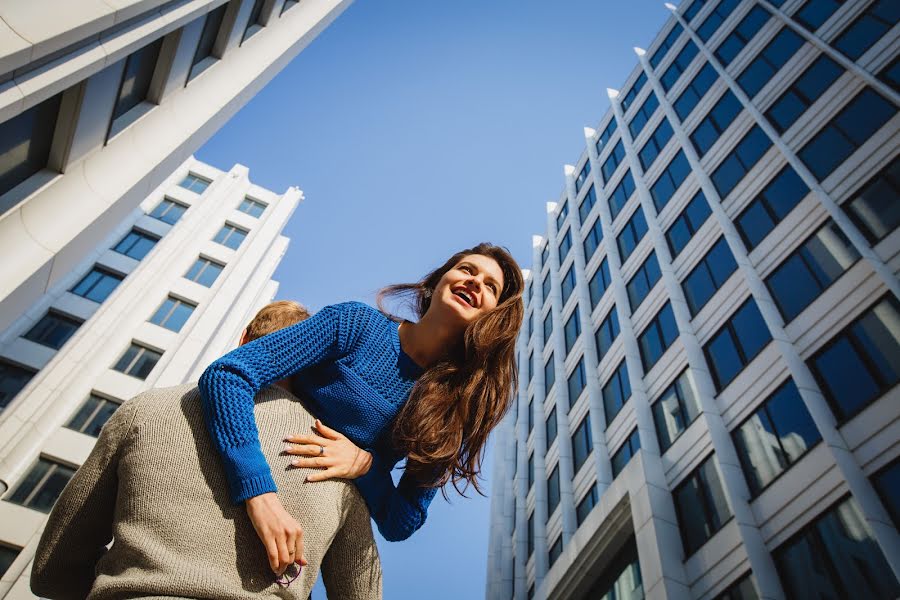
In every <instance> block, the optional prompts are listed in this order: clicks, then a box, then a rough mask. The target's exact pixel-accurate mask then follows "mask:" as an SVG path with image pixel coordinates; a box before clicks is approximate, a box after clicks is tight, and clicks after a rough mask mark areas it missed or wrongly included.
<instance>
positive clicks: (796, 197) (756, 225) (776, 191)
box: [734, 165, 809, 251]
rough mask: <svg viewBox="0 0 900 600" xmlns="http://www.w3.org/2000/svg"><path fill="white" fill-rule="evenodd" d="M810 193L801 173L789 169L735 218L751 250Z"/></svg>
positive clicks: (739, 231)
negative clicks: (801, 177)
mask: <svg viewBox="0 0 900 600" xmlns="http://www.w3.org/2000/svg"><path fill="white" fill-rule="evenodd" d="M808 193H809V188H808V187H806V184H805V183H803V180H802V179H800V176H799V175H797V172H796V171H794V169H792V168H791V167H790V165H787V166H785V167H784V168H783V169H782V170H781V172H780V173H778V175H776V176H775V177H774V178H773V179H772V182H771V183H769V185H767V186H766V188H765V189H764V190H763V191H762V192H760V194H759V195H758V196H757V197H756V198H754V199H753V201H752V202H751V203H750V204H749V205H747V208H745V209H744V210H743V211H742V212H741V214H740V215H738V218H737V219H735V222H734V224H735V226H736V227H737V230H738V233H740V234H741V238H742V239H743V240H744V244H746V245H747V250H748V251H750V250H753V249H754V248H756V246H758V245H759V243H760V242H762V241H763V240H764V239H765V237H766V236H767V235H769V232H771V231H772V230H773V229H775V226H776V225H778V223H780V222H781V220H782V219H784V218H785V217H786V216H787V215H788V213H790V212H791V211H792V210H793V209H794V207H795V206H797V205H798V204H799V203H800V201H801V200H803V199H804V198H805V197H806V195H807V194H808Z"/></svg>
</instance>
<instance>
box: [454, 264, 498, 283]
mask: <svg viewBox="0 0 900 600" xmlns="http://www.w3.org/2000/svg"><path fill="white" fill-rule="evenodd" d="M463 265H465V266H467V267H472V268H473V269H475V272H476V273H478V272H480V271H481V269H479V268H478V265H476V264H475V263H471V262H469V261H467V260H464V261H462V262H461V263H459V265H458V266H459V267H461V266H463ZM484 275H485V279H487V280H488V281H489V282H490V283H493V284H494V285H495V286H497V288H499V287H500V282H499V281H497V280H496V279H494V277H493V276H492V275H491V274H490V273H488V272H487V271H485V272H484Z"/></svg>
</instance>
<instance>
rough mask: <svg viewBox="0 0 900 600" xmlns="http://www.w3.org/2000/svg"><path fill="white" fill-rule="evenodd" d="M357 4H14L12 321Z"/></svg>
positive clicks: (1, 57)
mask: <svg viewBox="0 0 900 600" xmlns="http://www.w3.org/2000/svg"><path fill="white" fill-rule="evenodd" d="M349 4H350V0H302V2H300V1H298V0H119V1H116V2H105V1H102V0H66V1H65V2H51V3H47V2H5V3H3V5H2V6H0V251H2V252H3V255H4V256H6V257H13V256H14V257H15V260H3V261H0V331H2V330H4V329H6V328H7V327H9V326H10V324H11V319H13V318H15V317H17V316H18V315H20V314H22V313H23V312H25V311H26V310H28V308H29V307H30V306H32V305H33V304H34V303H36V302H37V301H38V299H39V298H40V297H42V295H43V294H44V293H45V292H46V290H48V289H49V288H51V287H53V286H54V285H56V283H57V282H58V281H60V280H61V279H63V278H65V277H66V276H67V275H68V274H69V273H70V272H71V271H72V269H73V268H74V267H75V265H76V264H78V263H79V262H80V260H81V257H82V256H83V255H84V254H86V253H88V252H90V250H91V249H92V248H93V247H94V246H95V244H96V240H97V239H100V238H104V237H106V235H107V234H108V233H109V232H110V231H111V230H112V229H113V228H114V227H116V226H117V225H118V223H120V222H121V221H122V219H124V218H125V217H126V215H128V214H130V213H131V211H132V210H134V208H135V207H136V206H137V205H138V204H139V203H140V202H142V201H143V200H144V198H146V197H147V196H148V194H150V193H151V192H152V191H153V190H154V189H155V188H156V187H157V186H158V185H159V184H160V183H162V181H163V180H164V179H165V178H166V177H168V176H169V174H170V173H172V171H173V170H175V169H176V168H178V166H179V165H180V164H182V163H183V162H184V161H185V160H186V159H187V158H188V157H189V156H190V155H191V154H192V153H193V152H194V151H196V150H197V149H198V148H199V147H200V146H201V145H202V144H203V142H205V141H206V140H207V139H208V138H209V137H210V136H211V135H212V134H213V133H215V131H216V130H217V129H218V128H219V127H221V126H222V125H223V124H224V123H225V122H226V121H227V120H228V119H229V118H230V117H231V116H232V115H234V114H235V113H236V112H237V111H238V110H239V109H240V108H241V107H242V106H243V105H244V104H246V102H247V101H248V100H250V98H252V97H253V96H254V95H255V94H256V93H257V92H258V91H259V90H260V89H261V88H262V87H263V86H264V85H265V84H266V83H268V82H269V81H270V80H271V79H272V78H273V77H274V76H275V75H276V74H277V73H278V72H279V71H280V70H281V69H282V68H284V66H285V65H287V64H288V62H290V60H291V59H292V58H294V57H295V56H296V55H297V54H298V53H299V52H300V51H301V50H302V49H303V48H304V47H305V46H306V45H307V44H309V43H310V42H311V41H312V40H313V39H314V38H315V37H316V35H318V33H319V32H320V31H322V30H323V29H324V28H325V27H327V26H328V25H329V24H330V23H331V22H332V21H333V20H334V19H335V18H336V17H337V16H338V15H339V14H340V13H341V12H342V11H343V10H344V9H345V8H346V7H347V6H349ZM286 106H291V105H290V103H288V104H286ZM76 199H77V200H76Z"/></svg>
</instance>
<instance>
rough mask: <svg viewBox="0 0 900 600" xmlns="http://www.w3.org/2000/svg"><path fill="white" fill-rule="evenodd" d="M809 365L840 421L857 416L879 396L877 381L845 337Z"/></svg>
mask: <svg viewBox="0 0 900 600" xmlns="http://www.w3.org/2000/svg"><path fill="white" fill-rule="evenodd" d="M812 362H813V368H814V370H815V372H816V374H817V375H818V376H819V377H820V379H821V380H822V382H823V384H824V388H825V389H824V391H825V392H826V393H827V394H828V396H829V397H830V398H831V399H832V400H833V401H834V403H836V406H834V405H833V406H834V408H836V409H837V410H838V415H837V416H838V419H840V420H844V419H845V418H847V417H848V416H849V415H853V414H856V413H857V412H859V410H861V409H862V408H863V407H864V406H866V405H867V404H868V403H869V402H870V401H871V400H872V399H873V398H876V397H877V396H878V394H879V388H878V382H876V381H875V379H873V377H872V375H871V374H870V373H869V370H868V369H867V368H866V366H865V364H864V363H863V360H862V357H860V355H859V354H858V353H857V352H856V350H854V348H853V346H852V345H851V344H850V341H849V339H848V338H846V337H841V338H839V339H838V340H836V342H835V343H834V344H833V345H832V346H831V347H830V348H828V349H826V350H825V351H824V352H821V353H820V354H818V355H817V356H816V357H815V358H814V359H813V361H812Z"/></svg>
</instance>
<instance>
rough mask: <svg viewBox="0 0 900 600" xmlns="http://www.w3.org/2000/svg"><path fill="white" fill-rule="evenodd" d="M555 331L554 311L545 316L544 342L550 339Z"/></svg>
mask: <svg viewBox="0 0 900 600" xmlns="http://www.w3.org/2000/svg"><path fill="white" fill-rule="evenodd" d="M552 333H553V311H550V312H548V313H547V316H546V317H544V344H545V345H546V344H547V343H548V341H549V340H550V334H552Z"/></svg>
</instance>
